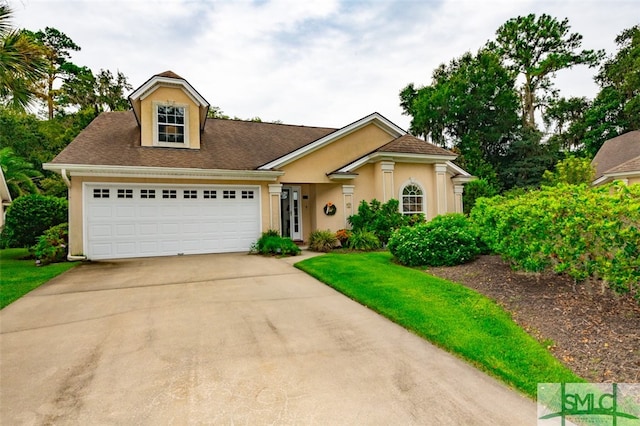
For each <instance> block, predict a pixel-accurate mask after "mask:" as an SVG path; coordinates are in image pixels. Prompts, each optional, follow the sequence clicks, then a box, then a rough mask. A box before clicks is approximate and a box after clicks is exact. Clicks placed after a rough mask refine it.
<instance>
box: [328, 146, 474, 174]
mask: <svg viewBox="0 0 640 426" xmlns="http://www.w3.org/2000/svg"><path fill="white" fill-rule="evenodd" d="M455 159H456V156H455V155H433V154H411V153H406V152H383V151H376V152H373V153H371V154H368V155H365V156H364V157H361V158H359V159H357V160H356V161H353V162H352V163H349V164H347V165H345V166H343V167H341V168H340V169H338V170H336V172H337V173H349V172H352V171H353V170H356V169H358V168H360V167H362V166H363V165H365V164H368V163H374V162H377V161H382V160H389V161H395V162H396V163H422V164H435V163H448V162H450V161H453V160H455ZM451 164H453V163H451ZM461 170H462V169H461Z"/></svg>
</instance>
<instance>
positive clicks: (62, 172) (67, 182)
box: [60, 169, 87, 262]
mask: <svg viewBox="0 0 640 426" xmlns="http://www.w3.org/2000/svg"><path fill="white" fill-rule="evenodd" d="M60 176H62V180H63V181H64V184H65V185H67V188H69V189H71V181H70V180H69V176H67V169H61V170H60ZM67 260H68V261H69V262H76V261H78V260H87V256H82V255H80V256H76V255H73V254H68V255H67Z"/></svg>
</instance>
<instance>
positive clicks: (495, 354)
mask: <svg viewBox="0 0 640 426" xmlns="http://www.w3.org/2000/svg"><path fill="white" fill-rule="evenodd" d="M296 267H298V268H299V269H301V270H303V271H305V272H307V273H309V274H310V275H312V276H314V277H316V278H317V279H319V280H320V281H322V282H324V283H326V284H328V285H330V286H331V287H333V288H335V289H336V290H338V291H340V292H342V293H344V294H345V295H347V296H349V297H350V298H352V299H354V300H356V301H358V302H359V303H361V304H363V305H365V306H367V307H369V308H370V309H373V310H374V311H376V312H378V313H380V314H382V315H384V316H385V317H387V318H389V319H390V320H392V321H394V322H396V323H398V324H400V325H401V326H403V327H405V328H407V329H408V330H411V331H413V332H414V333H416V334H417V335H419V336H422V337H424V338H425V339H427V340H429V341H431V342H432V343H434V344H436V345H437V346H440V347H441V348H444V349H445V350H447V351H449V352H451V353H454V354H456V355H458V356H460V357H461V358H463V359H465V360H467V361H468V362H470V363H471V364H473V365H475V366H476V367H477V368H479V369H481V370H483V371H486V372H487V373H489V374H491V375H493V376H495V377H497V378H499V379H501V380H503V381H504V382H506V383H507V384H509V385H510V386H513V387H515V388H517V389H519V390H521V391H522V392H524V393H525V394H527V395H529V396H531V397H534V398H535V396H536V392H537V384H538V383H559V382H583V381H584V380H583V379H581V378H580V377H578V376H576V375H575V374H574V373H573V372H572V371H571V370H569V369H568V368H566V367H565V366H564V365H562V364H561V363H560V362H559V361H558V360H557V359H555V358H554V357H553V356H552V355H551V354H550V353H549V352H548V351H547V350H546V349H545V348H544V347H543V346H542V345H541V344H540V343H538V342H537V341H536V340H535V339H534V338H533V337H531V336H530V335H528V334H527V333H526V332H525V331H524V330H522V328H520V327H519V326H518V325H517V324H516V323H515V322H514V321H513V320H512V318H511V316H510V314H509V313H507V312H505V311H504V310H503V309H502V308H501V307H499V306H498V305H497V304H496V303H495V302H493V301H492V300H491V299H488V298H487V297H485V296H483V295H481V294H480V293H478V292H476V291H474V290H471V289H469V288H468V287H465V286H463V285H460V284H456V283H452V282H450V281H446V280H443V279H440V278H436V277H433V276H431V275H428V274H426V273H424V272H422V271H420V270H417V269H411V268H407V267H404V266H400V265H397V264H395V263H393V262H392V256H391V254H390V253H388V252H374V253H348V254H337V253H330V254H327V255H324V256H318V257H313V258H309V259H306V260H303V261H302V262H299V263H297V264H296Z"/></svg>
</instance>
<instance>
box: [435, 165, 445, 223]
mask: <svg viewBox="0 0 640 426" xmlns="http://www.w3.org/2000/svg"><path fill="white" fill-rule="evenodd" d="M435 169H436V197H437V198H436V211H437V213H438V214H439V215H440V214H445V213H446V212H447V165H446V164H436V165H435Z"/></svg>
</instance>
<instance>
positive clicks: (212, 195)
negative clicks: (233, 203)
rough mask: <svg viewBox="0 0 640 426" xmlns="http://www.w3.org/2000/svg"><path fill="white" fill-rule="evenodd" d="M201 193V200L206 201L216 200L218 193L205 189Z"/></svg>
mask: <svg viewBox="0 0 640 426" xmlns="http://www.w3.org/2000/svg"><path fill="white" fill-rule="evenodd" d="M202 193H203V196H202V198H205V199H207V200H209V199H214V198H218V191H216V190H215V189H205V190H204V191H203V192H202Z"/></svg>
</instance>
